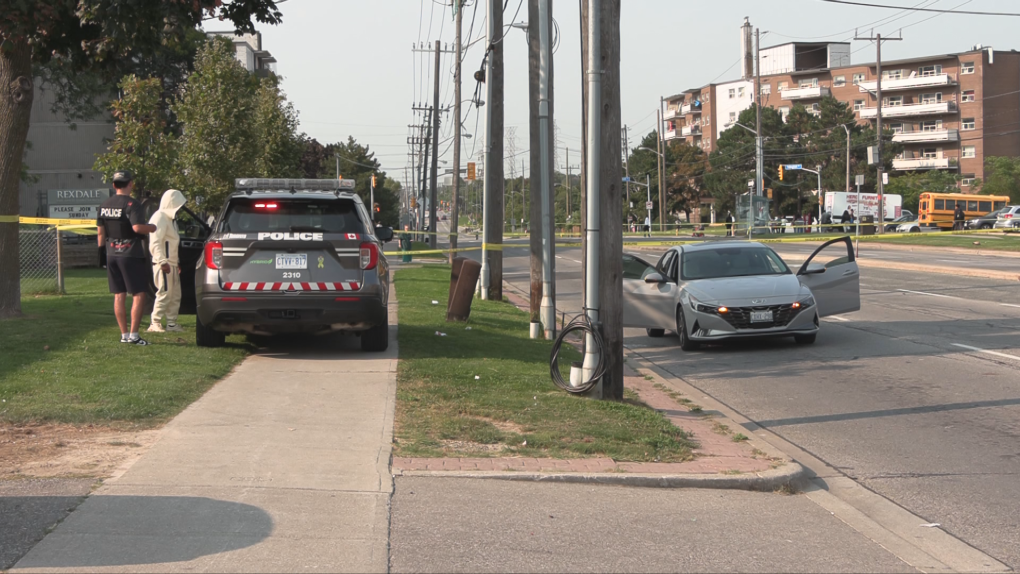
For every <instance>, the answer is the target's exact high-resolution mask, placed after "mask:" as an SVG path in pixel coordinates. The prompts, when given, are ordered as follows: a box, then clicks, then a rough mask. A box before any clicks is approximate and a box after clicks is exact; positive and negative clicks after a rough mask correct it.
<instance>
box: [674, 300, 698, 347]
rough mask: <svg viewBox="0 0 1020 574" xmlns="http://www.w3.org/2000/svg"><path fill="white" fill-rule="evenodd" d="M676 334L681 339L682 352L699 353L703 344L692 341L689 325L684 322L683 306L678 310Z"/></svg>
mask: <svg viewBox="0 0 1020 574" xmlns="http://www.w3.org/2000/svg"><path fill="white" fill-rule="evenodd" d="M676 334H677V335H678V336H679V337H680V349H681V350H683V351H697V350H698V349H700V348H701V343H697V342H695V341H692V340H691V335H690V333H688V332H687V323H686V322H685V321H684V308H683V305H680V306H678V307H677V308H676Z"/></svg>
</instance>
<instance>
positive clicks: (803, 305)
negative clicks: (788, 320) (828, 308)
mask: <svg viewBox="0 0 1020 574" xmlns="http://www.w3.org/2000/svg"><path fill="white" fill-rule="evenodd" d="M814 304H815V298H814V297H812V296H810V295H808V296H807V297H804V298H803V299H801V300H799V301H797V302H795V303H794V304H793V305H792V307H793V308H794V309H807V308H808V307H812V306H814Z"/></svg>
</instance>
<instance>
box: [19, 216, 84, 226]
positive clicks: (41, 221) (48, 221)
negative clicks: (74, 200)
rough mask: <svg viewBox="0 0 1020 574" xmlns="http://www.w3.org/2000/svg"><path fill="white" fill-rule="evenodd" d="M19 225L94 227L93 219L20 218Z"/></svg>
mask: <svg viewBox="0 0 1020 574" xmlns="http://www.w3.org/2000/svg"><path fill="white" fill-rule="evenodd" d="M20 221H21V223H23V224H25V225H83V226H90V227H95V226H96V220H95V219H52V218H49V217H22V218H20Z"/></svg>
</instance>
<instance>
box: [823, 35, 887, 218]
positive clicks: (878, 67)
mask: <svg viewBox="0 0 1020 574" xmlns="http://www.w3.org/2000/svg"><path fill="white" fill-rule="evenodd" d="M902 39H903V38H902V37H900V38H882V35H881V34H875V35H874V36H869V37H860V36H857V34H856V33H855V34H854V40H870V41H873V42H875V50H876V54H875V74H876V84H875V93H874V96H875V100H876V101H877V102H878V104H877V105H878V109H877V110H875V119H876V122H875V124H876V125H875V135H876V136H878V154H877V155H878V158H877V159H878V183H877V185H878V221H879V222H880V223H881V222H883V221H885V198H884V192H885V183H884V182H883V181H882V172H883V171H884V170H885V163H884V162H883V161H882V42H883V41H884V42H890V41H897V42H898V41H900V40H902ZM818 202H819V204H821V202H822V190H820V189H819V190H818ZM884 230H885V226H884V225H879V226H878V232H879V233H882V232H883V231H884Z"/></svg>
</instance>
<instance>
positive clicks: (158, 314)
mask: <svg viewBox="0 0 1020 574" xmlns="http://www.w3.org/2000/svg"><path fill="white" fill-rule="evenodd" d="M185 201H186V200H185V199H184V194H183V193H181V192H180V191H177V190H176V189H168V190H166V193H164V194H163V198H162V199H160V201H159V210H158V211H156V213H153V214H152V218H150V219H149V224H150V225H155V226H156V231H154V232H152V233H151V234H150V235H149V253H151V254H152V279H153V282H154V283H155V284H156V304H155V305H153V307H152V323H151V324H150V325H149V331H153V332H157V333H162V332H164V331H183V330H184V329H182V328H181V326H180V325H178V324H177V314H178V312H179V311H180V309H181V268H180V260H179V259H178V258H177V247H178V245H179V243H180V240H181V235H180V233H179V232H178V230H177V221H176V219H175V218H176V217H177V212H178V211H179V210H180V209H181V207H184V203H185ZM164 316H165V317H166V328H164V327H163V317H164Z"/></svg>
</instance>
